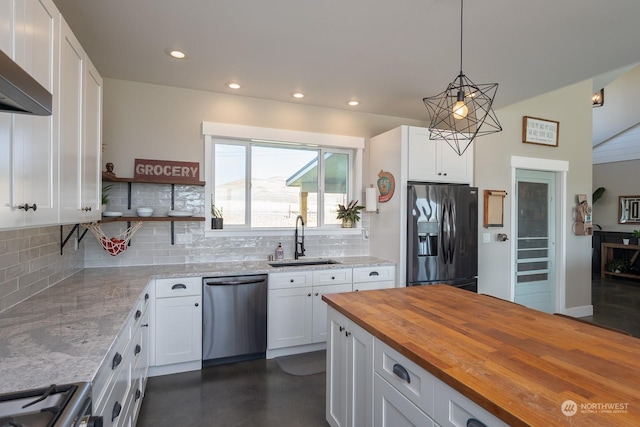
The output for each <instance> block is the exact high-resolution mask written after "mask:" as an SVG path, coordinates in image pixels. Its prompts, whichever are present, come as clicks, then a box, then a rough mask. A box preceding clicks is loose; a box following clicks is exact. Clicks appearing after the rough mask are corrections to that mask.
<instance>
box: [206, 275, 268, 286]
mask: <svg viewBox="0 0 640 427" xmlns="http://www.w3.org/2000/svg"><path fill="white" fill-rule="evenodd" d="M265 282H266V278H265V277H252V278H244V279H236V278H231V277H230V278H226V279H217V280H216V279H214V280H207V279H205V280H204V284H205V285H207V286H235V285H253V284H256V283H265Z"/></svg>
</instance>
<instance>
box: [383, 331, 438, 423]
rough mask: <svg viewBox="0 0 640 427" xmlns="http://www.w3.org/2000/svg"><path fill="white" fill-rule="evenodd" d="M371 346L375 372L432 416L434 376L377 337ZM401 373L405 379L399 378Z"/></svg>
mask: <svg viewBox="0 0 640 427" xmlns="http://www.w3.org/2000/svg"><path fill="white" fill-rule="evenodd" d="M373 347H374V357H373V366H374V370H375V372H377V373H378V374H379V375H380V376H381V377H382V378H384V379H385V380H387V381H388V382H389V384H391V385H392V386H393V387H395V388H396V389H397V390H398V391H399V392H400V393H402V394H403V395H404V396H405V397H406V398H407V399H409V400H410V401H411V402H413V403H414V404H415V405H416V406H418V407H419V408H420V409H422V410H423V411H424V412H425V413H426V414H427V415H429V416H431V417H433V397H434V396H433V394H434V387H435V377H434V376H433V375H431V374H430V373H428V372H427V371H425V370H424V369H423V368H421V367H420V366H418V365H417V364H415V363H413V362H412V361H410V360H409V359H407V358H406V357H405V356H403V355H402V354H400V353H398V352H397V351H396V350H394V349H392V348H391V347H389V346H388V345H386V344H385V343H383V342H382V341H380V340H378V339H376V341H375V343H374V345H373ZM394 371H395V373H394ZM403 374H405V375H406V379H403V378H401V375H403Z"/></svg>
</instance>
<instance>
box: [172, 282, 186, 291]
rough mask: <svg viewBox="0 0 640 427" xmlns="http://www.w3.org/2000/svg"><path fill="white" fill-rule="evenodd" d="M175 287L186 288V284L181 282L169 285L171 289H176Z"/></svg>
mask: <svg viewBox="0 0 640 427" xmlns="http://www.w3.org/2000/svg"><path fill="white" fill-rule="evenodd" d="M176 289H187V285H185V284H183V283H176V284H175V285H173V286H172V287H171V290H176Z"/></svg>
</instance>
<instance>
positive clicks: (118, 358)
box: [111, 352, 122, 370]
mask: <svg viewBox="0 0 640 427" xmlns="http://www.w3.org/2000/svg"><path fill="white" fill-rule="evenodd" d="M121 362H122V355H121V354H120V353H117V352H116V354H115V356H113V360H112V361H111V369H112V370H113V369H116V368H117V367H118V365H119V364H120V363H121Z"/></svg>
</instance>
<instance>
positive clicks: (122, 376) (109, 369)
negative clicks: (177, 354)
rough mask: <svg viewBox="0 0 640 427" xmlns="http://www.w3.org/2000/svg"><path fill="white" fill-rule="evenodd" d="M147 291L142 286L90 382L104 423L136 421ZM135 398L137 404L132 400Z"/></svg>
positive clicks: (143, 373)
mask: <svg viewBox="0 0 640 427" xmlns="http://www.w3.org/2000/svg"><path fill="white" fill-rule="evenodd" d="M148 306H149V291H148V288H147V289H145V290H144V291H143V292H142V294H141V295H140V297H139V298H138V301H137V302H136V306H135V307H134V308H133V310H132V311H131V313H130V314H129V316H128V317H127V320H126V322H125V326H124V328H122V330H121V332H120V334H119V335H118V337H117V338H116V340H115V342H114V344H113V346H112V347H111V349H110V350H109V353H108V354H107V356H106V357H105V359H104V362H103V364H102V365H101V366H100V368H99V369H98V373H97V374H96V376H95V378H94V380H93V382H92V400H93V408H94V410H93V413H94V415H98V416H102V417H103V425H104V426H105V427H107V426H129V425H135V420H136V419H137V418H138V413H139V411H140V404H139V402H140V401H141V399H142V396H143V395H144V387H145V386H146V376H147V369H148V366H149V359H148V354H149V350H148V343H149V311H150V310H149V308H148ZM135 402H138V404H135Z"/></svg>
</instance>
